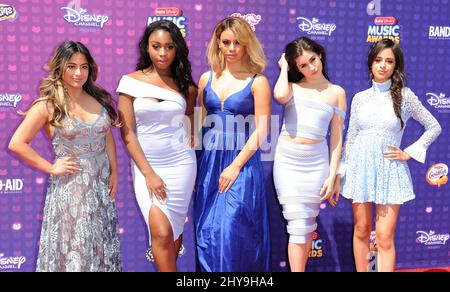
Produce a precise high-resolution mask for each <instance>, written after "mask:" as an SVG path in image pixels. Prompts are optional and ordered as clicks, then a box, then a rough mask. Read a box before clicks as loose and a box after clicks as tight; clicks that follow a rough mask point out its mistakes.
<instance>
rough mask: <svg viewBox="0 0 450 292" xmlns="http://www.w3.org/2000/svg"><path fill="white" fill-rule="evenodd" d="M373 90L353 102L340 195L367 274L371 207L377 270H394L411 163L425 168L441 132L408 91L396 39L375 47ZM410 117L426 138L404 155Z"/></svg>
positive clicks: (370, 61) (411, 195)
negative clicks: (349, 209) (349, 208)
mask: <svg viewBox="0 0 450 292" xmlns="http://www.w3.org/2000/svg"><path fill="white" fill-rule="evenodd" d="M368 66H369V72H370V75H371V78H372V82H373V85H372V87H371V88H369V89H367V90H364V91H362V92H359V93H357V94H356V95H355V96H354V97H353V100H352V105H351V111H350V123H349V128H348V132H347V137H346V141H345V144H344V150H343V154H342V161H341V165H342V166H343V167H342V168H341V171H340V172H341V173H343V172H344V174H343V180H342V195H343V196H344V197H345V198H348V199H350V200H351V201H352V203H353V204H352V206H353V218H354V235H353V252H354V256H355V264H356V270H357V271H367V266H368V258H367V255H368V253H369V237H370V233H371V230H372V203H375V204H376V238H377V247H378V264H377V267H378V271H393V270H394V268H395V246H394V234H395V226H396V223H397V217H398V214H399V210H400V206H401V205H402V204H403V203H404V202H406V201H409V200H412V199H414V197H415V195H414V191H413V185H412V181H411V175H410V172H409V169H408V165H407V163H406V161H407V160H409V159H410V158H414V159H415V160H417V161H419V162H422V163H424V161H425V156H426V151H427V148H428V147H429V146H430V144H431V143H432V142H433V141H434V140H435V139H436V138H437V137H438V136H439V134H440V132H441V127H440V125H439V123H438V122H437V120H436V119H435V118H434V117H433V116H432V115H431V113H430V112H429V111H428V110H427V109H426V108H425V107H424V106H423V105H422V103H421V102H420V100H419V99H418V97H417V96H416V95H415V94H414V93H413V92H412V91H411V89H409V88H407V87H405V86H404V71H403V67H404V62H403V52H402V50H401V48H400V46H399V45H398V44H396V43H394V42H393V41H392V40H389V39H383V40H380V41H379V42H378V43H376V44H374V45H373V46H372V48H371V50H370V52H369V56H368ZM410 117H412V118H414V119H415V120H416V121H418V122H419V123H421V124H422V125H423V126H424V127H425V133H424V134H423V135H422V136H421V137H420V138H419V139H418V140H417V141H416V142H415V143H413V144H412V145H410V146H409V147H407V148H405V149H404V150H401V149H400V148H399V147H400V144H401V140H402V136H403V132H404V130H405V126H406V122H407V121H408V119H409V118H410Z"/></svg>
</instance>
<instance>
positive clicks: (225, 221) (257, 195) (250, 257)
mask: <svg viewBox="0 0 450 292" xmlns="http://www.w3.org/2000/svg"><path fill="white" fill-rule="evenodd" d="M208 61H209V64H210V65H211V68H212V70H211V71H209V72H206V73H204V74H203V75H202V76H201V78H200V81H199V92H200V95H199V96H200V102H201V105H202V114H203V115H202V117H203V118H205V119H204V121H203V129H202V134H203V135H202V136H203V137H202V141H201V142H202V144H201V148H202V151H201V152H200V153H199V156H198V172H197V180H196V185H195V190H196V192H195V211H194V213H195V231H196V247H197V265H198V270H200V271H205V272H220V271H223V272H243V271H269V270H270V236H269V217H268V204H267V197H266V187H265V181H264V175H263V168H262V163H261V157H260V152H259V147H260V145H261V143H262V142H263V141H264V140H265V139H266V137H267V133H268V128H269V121H270V101H271V98H270V86H269V82H268V80H267V79H266V78H265V77H264V76H263V75H261V72H262V71H263V69H264V67H265V64H266V61H265V56H264V52H263V50H262V47H261V44H260V43H259V41H258V39H257V38H256V35H255V33H254V32H253V31H252V29H251V27H250V25H249V24H248V23H247V22H245V20H243V19H241V18H235V17H230V18H226V19H224V20H222V21H221V22H220V23H219V24H218V25H217V26H216V28H215V30H214V33H213V36H212V38H211V41H210V43H209V46H208Z"/></svg>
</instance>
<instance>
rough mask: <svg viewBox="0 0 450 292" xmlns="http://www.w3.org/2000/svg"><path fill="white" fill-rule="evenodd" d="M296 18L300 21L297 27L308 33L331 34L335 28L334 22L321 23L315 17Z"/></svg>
mask: <svg viewBox="0 0 450 292" xmlns="http://www.w3.org/2000/svg"><path fill="white" fill-rule="evenodd" d="M297 20H298V21H300V24H299V25H298V28H299V29H300V30H301V31H304V32H306V33H307V34H309V35H319V36H331V34H332V33H333V31H335V30H336V24H335V23H321V22H319V19H317V18H315V17H313V19H308V18H306V17H297Z"/></svg>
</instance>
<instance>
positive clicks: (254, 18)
mask: <svg viewBox="0 0 450 292" xmlns="http://www.w3.org/2000/svg"><path fill="white" fill-rule="evenodd" d="M230 16H231V17H240V18H242V19H244V20H245V21H247V22H248V24H250V26H251V27H252V29H253V31H256V25H257V24H258V23H260V22H261V19H262V18H261V15H259V14H255V13H249V14H240V13H238V12H236V13H233V14H231V15H230Z"/></svg>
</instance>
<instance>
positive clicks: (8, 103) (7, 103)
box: [0, 93, 23, 108]
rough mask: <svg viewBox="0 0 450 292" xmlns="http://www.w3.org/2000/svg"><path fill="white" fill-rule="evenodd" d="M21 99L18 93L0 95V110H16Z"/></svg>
mask: <svg viewBox="0 0 450 292" xmlns="http://www.w3.org/2000/svg"><path fill="white" fill-rule="evenodd" d="M22 98H23V97H22V95H21V94H19V93H0V108H17V105H18V104H19V102H20V101H21V100H22Z"/></svg>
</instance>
